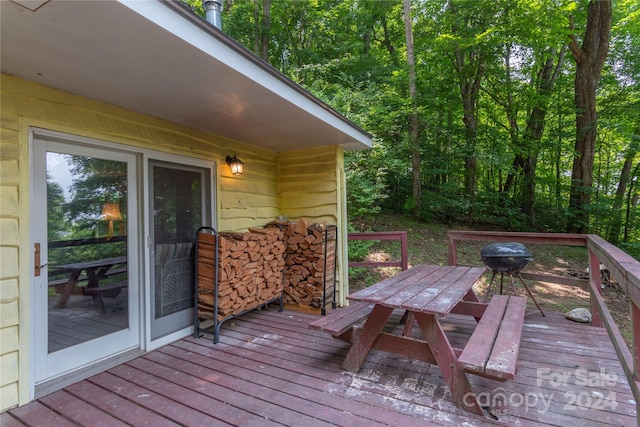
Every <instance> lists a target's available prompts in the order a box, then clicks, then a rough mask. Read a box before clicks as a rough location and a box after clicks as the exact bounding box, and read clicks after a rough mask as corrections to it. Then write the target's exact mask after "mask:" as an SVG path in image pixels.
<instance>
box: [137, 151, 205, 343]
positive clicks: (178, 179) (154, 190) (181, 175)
mask: <svg viewBox="0 0 640 427" xmlns="http://www.w3.org/2000/svg"><path fill="white" fill-rule="evenodd" d="M210 208H211V169H210V168H206V167H197V166H190V165H184V164H179V163H172V162H164V161H157V160H150V161H149V212H150V218H149V223H150V225H151V226H150V233H151V235H150V239H149V240H150V247H151V250H150V256H151V259H150V265H151V339H152V340H153V339H156V338H159V337H162V336H165V335H168V334H170V333H173V332H176V331H179V330H181V329H184V328H186V327H189V326H190V325H193V315H194V312H193V305H194V304H193V289H194V283H193V274H194V252H193V240H194V236H195V233H196V230H197V229H198V228H200V227H201V226H203V225H211V209H210Z"/></svg>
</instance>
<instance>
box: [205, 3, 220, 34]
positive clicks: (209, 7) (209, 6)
mask: <svg viewBox="0 0 640 427" xmlns="http://www.w3.org/2000/svg"><path fill="white" fill-rule="evenodd" d="M202 7H203V8H204V11H205V13H206V15H205V17H206V19H207V21H209V22H211V23H212V24H213V25H214V27H216V28H219V29H221V30H222V0H202Z"/></svg>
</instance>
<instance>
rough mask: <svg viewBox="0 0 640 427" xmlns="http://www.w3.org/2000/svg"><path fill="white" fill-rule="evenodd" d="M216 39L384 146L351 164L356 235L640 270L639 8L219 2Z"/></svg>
mask: <svg viewBox="0 0 640 427" xmlns="http://www.w3.org/2000/svg"><path fill="white" fill-rule="evenodd" d="M183 2H184V3H185V4H186V5H187V6H188V7H190V8H192V10H193V11H194V12H195V13H198V14H201V15H203V16H204V11H203V9H202V3H201V1H200V0H183ZM222 29H223V31H224V32H225V33H226V34H228V35H230V36H231V37H233V38H234V39H235V40H237V41H238V42H239V43H241V44H243V45H244V46H245V47H247V48H248V49H250V50H251V51H253V52H254V53H255V54H256V55H257V56H259V57H261V58H262V59H264V60H265V61H267V62H268V63H269V64H271V65H272V66H273V67H275V68H276V69H278V70H279V71H281V72H282V73H283V74H284V75H286V76H287V77H289V78H290V79H292V80H293V81H295V82H297V83H299V84H300V85H302V87H304V88H305V89H306V90H308V91H309V92H311V93H312V94H314V95H315V96H317V97H318V98H320V99H322V100H323V101H324V102H326V103H327V104H328V105H330V106H331V107H332V108H334V109H336V110H337V111H339V112H340V113H342V114H343V115H345V116H346V117H347V118H349V119H350V120H352V121H353V122H354V123H356V124H358V125H359V126H361V127H362V128H363V129H365V130H367V131H368V132H370V133H371V134H372V135H373V136H374V144H373V148H372V149H370V150H364V151H360V152H353V153H346V160H345V162H346V165H345V167H346V174H347V187H348V212H349V217H350V218H351V219H357V218H362V217H367V216H371V215H375V214H376V213H378V212H381V211H388V212H392V213H401V214H405V215H409V216H412V217H413V218H414V219H418V220H420V221H423V222H445V223H463V224H466V225H468V226H470V227H478V228H479V227H482V228H485V227H492V228H494V229H500V230H505V231H543V232H547V231H548V232H575V233H594V234H598V235H600V236H602V237H604V238H605V239H607V240H609V241H610V242H612V243H614V244H617V245H619V246H620V247H622V248H624V249H625V250H627V251H628V252H629V253H631V254H634V255H635V256H636V257H638V256H640V211H639V200H638V198H639V196H640V188H639V185H638V178H639V176H640V159H639V158H638V151H639V150H640V145H639V144H640V5H639V4H638V2H637V1H636V0H613V1H604V0H595V1H587V0H494V1H479V0H364V1H363V0H225V1H224V3H223V10H222Z"/></svg>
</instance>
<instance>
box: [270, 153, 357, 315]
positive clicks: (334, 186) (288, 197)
mask: <svg viewBox="0 0 640 427" xmlns="http://www.w3.org/2000/svg"><path fill="white" fill-rule="evenodd" d="M278 176H279V185H278V188H279V194H280V212H281V214H282V215H284V216H286V217H287V218H288V219H289V220H291V221H294V220H296V219H298V218H303V219H304V220H305V221H308V222H324V223H327V224H335V225H337V226H338V245H337V248H338V250H337V254H336V259H337V271H336V292H337V296H336V300H337V303H338V305H341V306H342V305H345V304H346V295H347V288H348V283H347V280H348V273H347V271H346V269H345V268H342V266H347V265H348V259H347V249H346V244H347V221H346V193H345V184H344V152H343V150H342V148H341V147H339V146H328V147H320V148H314V149H307V150H298V151H288V152H286V153H280V155H279V156H278Z"/></svg>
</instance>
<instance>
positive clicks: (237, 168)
mask: <svg viewBox="0 0 640 427" xmlns="http://www.w3.org/2000/svg"><path fill="white" fill-rule="evenodd" d="M227 164H228V165H229V167H230V168H231V174H232V175H242V169H243V167H244V163H243V162H242V160H240V159H238V158H237V157H236V155H235V154H234V155H233V157H231V156H227Z"/></svg>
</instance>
